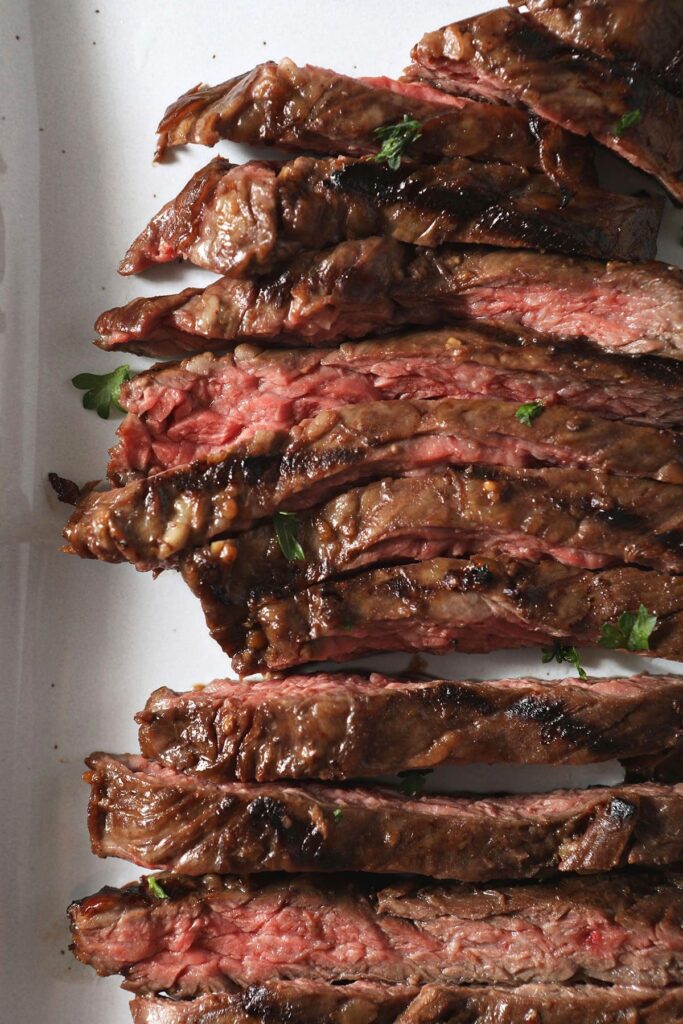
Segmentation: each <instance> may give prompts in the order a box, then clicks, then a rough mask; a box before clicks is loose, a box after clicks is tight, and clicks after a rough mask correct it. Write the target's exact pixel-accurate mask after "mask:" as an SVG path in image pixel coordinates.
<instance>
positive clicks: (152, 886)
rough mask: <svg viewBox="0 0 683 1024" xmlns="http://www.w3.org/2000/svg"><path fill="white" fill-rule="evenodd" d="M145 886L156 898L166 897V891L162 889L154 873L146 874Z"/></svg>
mask: <svg viewBox="0 0 683 1024" xmlns="http://www.w3.org/2000/svg"><path fill="white" fill-rule="evenodd" d="M147 888H148V889H149V891H150V892H151V894H152V896H156V898H157V899H158V900H167V899H168V893H167V892H165V891H164V890H163V889H162V887H161V885H160V884H159V882H158V881H157V880H156V878H155V877H154V875H147Z"/></svg>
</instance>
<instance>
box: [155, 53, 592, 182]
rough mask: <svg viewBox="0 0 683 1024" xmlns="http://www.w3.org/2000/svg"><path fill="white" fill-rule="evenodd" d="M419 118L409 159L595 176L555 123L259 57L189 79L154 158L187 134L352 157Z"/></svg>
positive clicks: (198, 139) (582, 151) (572, 178)
mask: <svg viewBox="0 0 683 1024" xmlns="http://www.w3.org/2000/svg"><path fill="white" fill-rule="evenodd" d="M406 116H407V117H409V118H413V119H415V120H417V121H419V122H420V126H421V127H420V137H419V138H418V139H416V140H415V142H413V143H412V144H411V145H410V146H409V147H408V150H407V154H406V155H407V156H408V157H409V158H416V159H419V160H428V161H429V160H442V159H443V158H444V157H468V158H470V159H475V160H485V161H488V160H494V161H500V162H502V163H509V164H516V165H518V166H520V167H529V168H533V169H535V170H543V171H545V172H546V173H547V174H548V175H549V176H550V177H552V178H553V180H556V181H558V183H559V182H563V183H566V184H570V185H573V184H574V183H575V182H577V181H578V182H581V183H586V182H589V183H594V182H595V180H596V179H595V169H594V165H593V155H592V152H591V150H590V147H588V146H587V145H586V144H585V142H583V140H580V139H577V138H576V136H572V135H570V134H569V133H568V132H565V131H564V130H563V129H561V128H558V127H557V126H555V125H551V124H548V123H546V122H543V121H539V120H538V119H536V118H530V117H528V116H527V115H526V114H525V113H523V112H522V111H516V110H515V111H510V110H508V109H506V108H505V107H496V106H492V105H491V104H488V103H484V104H482V103H472V102H468V101H466V100H462V99H459V98H457V97H453V96H446V95H445V94H444V93H443V92H441V91H439V90H437V89H432V88H430V87H429V86H426V85H423V84H419V85H405V84H403V83H401V82H395V81H393V80H391V79H386V78H378V79H356V78H350V77H348V76H347V75H339V74H337V73H336V72H335V71H328V70H326V69H324V68H317V67H312V66H311V65H305V66H304V67H297V65H296V64H294V62H293V61H291V60H287V59H285V60H282V61H280V62H279V63H278V64H276V63H274V62H272V61H270V62H267V63H265V64H259V65H258V66H257V67H256V68H254V70H253V71H251V72H248V73H247V74H244V75H238V76H237V77H236V78H232V79H230V80H229V81H227V82H223V83H221V84H220V85H217V86H198V87H197V88H194V89H191V90H190V91H189V92H188V93H186V94H185V95H184V96H181V97H179V99H178V100H176V102H175V103H173V104H171V106H170V107H169V108H168V110H167V111H166V113H165V114H164V117H163V118H162V120H161V123H160V124H159V127H158V129H157V131H158V133H159V134H158V148H157V157H158V158H159V159H162V158H163V155H164V153H165V151H166V149H167V147H169V146H182V145H185V144H186V143H188V142H194V143H199V144H201V145H203V146H215V145H216V143H217V142H218V141H219V139H221V138H225V139H230V140H231V141H233V142H243V143H248V144H256V145H263V144H264V143H265V144H272V145H277V146H280V147H284V148H285V149H293V150H304V151H306V152H315V153H325V154H331V155H332V156H337V154H339V153H347V154H350V155H351V156H358V155H361V156H362V155H369V154H374V153H377V151H378V150H379V148H380V143H379V140H378V137H377V135H376V134H375V132H376V129H377V128H381V127H383V126H385V125H393V124H396V123H398V122H399V121H402V120H403V118H404V117H406Z"/></svg>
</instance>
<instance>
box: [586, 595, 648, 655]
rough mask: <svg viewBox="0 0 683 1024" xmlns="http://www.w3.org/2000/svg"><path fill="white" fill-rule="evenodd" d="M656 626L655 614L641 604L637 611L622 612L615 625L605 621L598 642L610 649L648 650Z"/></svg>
mask: <svg viewBox="0 0 683 1024" xmlns="http://www.w3.org/2000/svg"><path fill="white" fill-rule="evenodd" d="M656 628H657V616H656V615H653V614H652V613H651V612H649V611H648V610H647V608H646V607H645V605H644V604H641V606H640V607H639V609H638V611H637V613H636V614H635V615H634V614H633V612H622V614H621V615H620V616H619V621H618V623H617V625H616V626H615V625H614V623H612V622H606V623H605V624H604V625H603V627H602V630H601V631H600V639H599V640H598V643H599V644H600V646H601V647H609V648H610V649H611V650H619V649H623V650H625V651H649V650H650V637H651V635H652V633H653V632H654V631H655V629H656Z"/></svg>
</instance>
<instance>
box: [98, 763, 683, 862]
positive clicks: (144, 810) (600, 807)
mask: <svg viewBox="0 0 683 1024" xmlns="http://www.w3.org/2000/svg"><path fill="white" fill-rule="evenodd" d="M86 764H87V765H88V767H89V769H90V771H89V772H88V773H87V774H86V780H87V781H88V782H89V783H90V787H91V795H90V803H89V807H88V827H89V831H90V842H91V846H92V851H93V853H95V854H97V856H98V857H120V858H122V859H123V860H128V861H132V862H133V863H134V864H137V865H139V866H140V867H144V868H151V869H157V870H158V869H161V870H166V871H179V872H181V873H183V874H186V875H207V874H210V873H211V872H217V873H218V874H231V873H239V874H248V875H251V874H255V873H259V872H262V871H286V872H297V871H366V872H372V873H377V874H397V873H399V874H420V875H429V876H430V877H431V878H454V879H458V880H459V881H462V882H486V881H490V880H492V879H503V878H507V879H521V878H537V877H543V876H546V875H548V874H554V873H556V872H567V871H577V872H580V873H583V874H593V873H594V872H597V871H610V870H612V869H613V868H617V867H626V866H627V865H629V864H632V865H641V866H648V867H662V866H665V865H669V864H675V863H676V862H677V861H679V860H681V859H683V784H681V785H677V786H666V785H664V786H662V785H658V784H656V783H652V782H646V783H638V784H635V785H623V786H611V787H605V788H603V787H596V788H594V789H578V790H557V791H556V792H552V793H545V794H540V795H539V794H531V795H519V794H515V795H514V796H502V797H451V796H436V795H432V794H429V795H427V796H422V797H418V798H413V799H406V798H405V797H404V796H403V795H402V794H401V793H400V792H397V791H396V790H394V789H391V788H389V787H380V786H373V787H367V788H351V787H347V788H340V787H335V786H331V785H329V784H326V783H324V782H318V783H316V782H308V783H306V784H299V785H294V784H292V783H286V782H262V783H248V782H215V781H213V780H210V779H203V778H199V777H198V776H190V775H183V774H182V773H180V772H174V771H173V769H171V768H164V767H162V766H160V765H157V764H156V763H155V762H154V761H147V760H146V759H145V758H142V757H137V756H133V755H128V756H123V755H122V756H119V757H117V756H115V755H113V754H100V753H98V754H92V755H91V756H90V757H89V758H88V759H87V761H86Z"/></svg>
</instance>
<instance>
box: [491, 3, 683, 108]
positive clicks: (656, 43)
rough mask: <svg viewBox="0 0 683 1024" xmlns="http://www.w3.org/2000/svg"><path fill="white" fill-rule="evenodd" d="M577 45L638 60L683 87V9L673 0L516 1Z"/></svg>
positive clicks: (676, 86) (608, 56)
mask: <svg viewBox="0 0 683 1024" xmlns="http://www.w3.org/2000/svg"><path fill="white" fill-rule="evenodd" d="M510 2H511V3H512V4H513V5H514V6H515V7H520V6H522V5H523V6H524V7H525V8H526V9H527V11H528V12H529V13H530V14H531V16H532V17H533V19H534V21H537V22H538V23H539V24H540V25H542V26H543V27H544V28H546V29H548V31H550V32H552V33H554V34H555V35H556V36H559V37H560V39H562V40H563V41H564V42H565V43H567V44H568V45H569V46H573V47H574V48H575V49H577V50H588V51H590V52H592V53H595V54H597V55H598V56H599V57H605V58H606V59H608V60H619V61H626V62H628V63H631V62H633V63H636V64H638V65H640V67H641V68H643V69H645V70H647V71H648V72H650V73H651V74H654V75H655V76H656V77H658V78H661V80H662V82H663V84H664V85H665V86H666V87H667V88H668V89H670V90H671V91H672V92H676V93H678V94H680V93H681V92H682V91H683V77H682V68H681V64H682V62H683V8H682V7H681V6H680V4H678V3H675V2H674V3H672V2H671V0H510Z"/></svg>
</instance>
